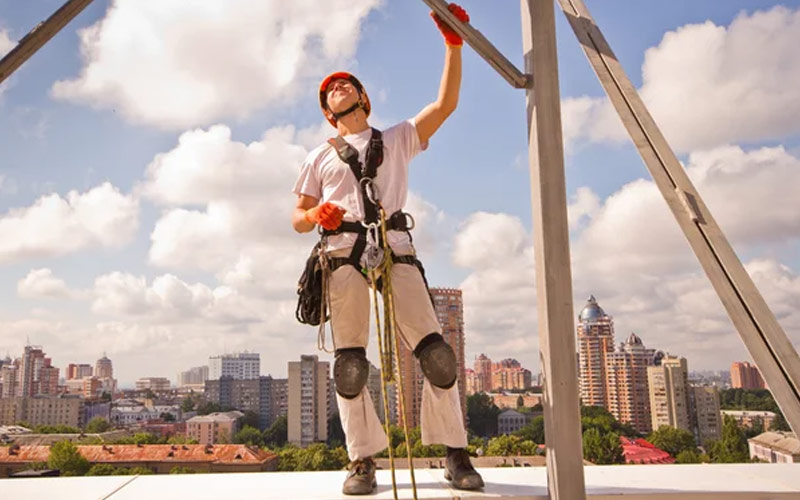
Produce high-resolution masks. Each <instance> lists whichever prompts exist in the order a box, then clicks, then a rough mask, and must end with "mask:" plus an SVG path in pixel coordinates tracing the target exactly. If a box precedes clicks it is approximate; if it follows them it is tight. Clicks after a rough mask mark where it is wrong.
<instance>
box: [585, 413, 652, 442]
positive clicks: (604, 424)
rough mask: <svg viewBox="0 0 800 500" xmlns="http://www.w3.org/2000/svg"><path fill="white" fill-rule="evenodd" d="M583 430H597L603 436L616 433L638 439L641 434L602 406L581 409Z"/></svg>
mask: <svg viewBox="0 0 800 500" xmlns="http://www.w3.org/2000/svg"><path fill="white" fill-rule="evenodd" d="M581 428H582V430H583V432H586V430H587V429H597V430H598V431H600V433H601V434H603V433H607V432H614V433H616V434H617V435H620V436H627V437H633V438H637V437H639V433H638V432H636V429H634V428H633V427H631V426H630V425H629V424H623V423H620V422H618V421H617V419H616V418H614V416H613V415H612V414H611V413H610V412H609V411H608V410H606V409H605V408H602V407H600V406H582V407H581Z"/></svg>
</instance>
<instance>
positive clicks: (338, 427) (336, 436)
mask: <svg viewBox="0 0 800 500" xmlns="http://www.w3.org/2000/svg"><path fill="white" fill-rule="evenodd" d="M326 442H327V443H328V446H330V447H331V448H336V447H337V446H344V442H345V435H344V429H342V420H341V418H340V417H339V413H338V412H337V413H334V414H333V415H331V416H330V418H329V419H328V440H327V441H326Z"/></svg>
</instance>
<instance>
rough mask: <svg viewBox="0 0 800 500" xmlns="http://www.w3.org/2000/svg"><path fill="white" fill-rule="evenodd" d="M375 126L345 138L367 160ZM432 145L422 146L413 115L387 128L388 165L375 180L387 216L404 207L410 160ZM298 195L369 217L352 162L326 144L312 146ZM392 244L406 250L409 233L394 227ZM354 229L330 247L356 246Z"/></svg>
mask: <svg viewBox="0 0 800 500" xmlns="http://www.w3.org/2000/svg"><path fill="white" fill-rule="evenodd" d="M370 137H372V129H367V130H364V131H363V132H359V133H357V134H350V135H346V136H344V137H343V139H344V140H345V141H347V142H348V143H349V144H350V145H351V146H353V147H354V148H356V149H357V150H358V160H359V161H360V162H361V163H362V164H363V163H364V157H365V155H366V149H367V144H368V143H369V139H370ZM425 147H427V144H424V145H421V144H420V142H419V135H417V128H416V125H415V123H414V120H413V119H410V120H406V121H403V122H400V123H398V124H397V125H394V126H393V127H391V128H388V129H386V130H384V131H383V163H382V164H381V166H380V167H378V175H377V176H376V177H375V184H376V186H377V188H378V196H379V197H380V202H381V204H382V205H383V209H384V210H385V211H386V216H387V217H388V216H389V215H391V214H393V213H394V212H396V211H397V210H400V209H402V208H403V207H404V206H405V204H406V198H407V195H408V163H409V162H410V161H411V159H412V158H414V157H415V156H416V155H417V154H418V153H419V152H420V151H422V150H423V149H425ZM293 192H294V194H296V195H301V194H304V195H307V196H313V197H314V198H317V199H319V200H320V203H324V202H326V201H329V202H331V203H333V204H334V205H338V206H339V207H341V208H344V209H345V210H346V212H345V215H344V220H346V221H351V222H355V221H361V220H363V219H364V203H363V201H362V199H361V189H360V188H359V185H358V181H356V178H355V175H353V172H352V171H351V170H350V166H348V165H347V163H345V162H343V161H342V160H341V159H339V156H338V155H337V154H336V151H335V150H334V148H333V147H332V146H331V145H330V144H328V143H327V142H326V143H325V144H323V145H321V146H319V147H317V148H315V149H313V150H312V151H311V152H310V153H309V154H308V156H307V157H306V159H305V161H303V165H302V166H301V167H300V175H299V177H298V179H297V183H295V186H294V189H293ZM388 239H389V244H390V245H391V247H392V249H394V251H395V253H398V254H406V253H409V252H410V250H411V242H410V241H409V239H408V234H406V232H405V231H390V232H389V233H388ZM355 241H356V235H355V234H354V233H342V234H337V235H334V236H331V237H329V238H328V247H327V251H333V250H338V249H341V248H349V247H352V246H353V245H354V244H355Z"/></svg>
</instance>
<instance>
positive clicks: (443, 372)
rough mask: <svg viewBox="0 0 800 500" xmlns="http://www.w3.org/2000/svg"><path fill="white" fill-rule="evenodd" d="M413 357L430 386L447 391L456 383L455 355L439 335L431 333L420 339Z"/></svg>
mask: <svg viewBox="0 0 800 500" xmlns="http://www.w3.org/2000/svg"><path fill="white" fill-rule="evenodd" d="M414 356H416V357H417V359H418V360H419V365H420V367H421V368H422V373H424V374H425V378H427V379H428V381H429V382H430V383H431V384H433V385H435V386H436V387H439V388H441V389H449V388H451V387H453V384H455V383H456V374H457V363H456V354H455V353H454V352H453V348H452V347H450V345H449V344H448V343H447V342H445V341H444V338H443V337H442V336H441V335H440V334H438V333H431V334H430V335H428V336H426V337H425V338H424V339H422V340H421V341H420V342H419V344H418V345H417V347H416V348H415V349H414Z"/></svg>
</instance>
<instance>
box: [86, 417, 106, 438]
mask: <svg viewBox="0 0 800 500" xmlns="http://www.w3.org/2000/svg"><path fill="white" fill-rule="evenodd" d="M110 428H111V424H109V423H108V420H106V419H104V418H103V417H94V418H93V419H91V420H89V423H88V424H86V432H88V433H90V434H100V433H101V432H105V431H107V430H108V429H110Z"/></svg>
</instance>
